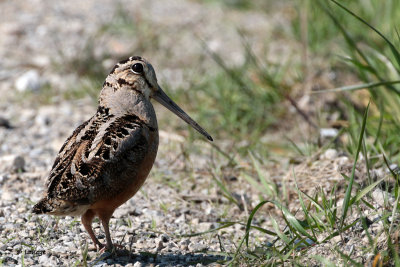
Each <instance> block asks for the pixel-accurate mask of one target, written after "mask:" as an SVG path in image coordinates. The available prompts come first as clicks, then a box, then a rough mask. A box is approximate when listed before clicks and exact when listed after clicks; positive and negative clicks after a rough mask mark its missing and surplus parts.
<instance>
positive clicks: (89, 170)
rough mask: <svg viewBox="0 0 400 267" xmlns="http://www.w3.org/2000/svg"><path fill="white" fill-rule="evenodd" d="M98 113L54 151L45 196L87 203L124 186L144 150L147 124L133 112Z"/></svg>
mask: <svg viewBox="0 0 400 267" xmlns="http://www.w3.org/2000/svg"><path fill="white" fill-rule="evenodd" d="M104 120H105V119H103V121H99V118H98V117H96V116H95V117H93V118H92V119H91V120H89V121H87V122H85V123H83V124H82V125H81V126H79V127H78V128H77V129H76V130H75V131H74V133H73V134H72V136H71V137H70V138H68V140H67V141H66V142H65V144H64V145H63V147H62V148H61V150H60V153H59V154H58V156H57V158H56V160H55V163H54V165H53V169H52V171H51V172H50V176H49V179H48V183H47V186H48V190H47V193H48V197H50V198H57V199H60V200H66V201H72V202H76V203H80V204H90V203H93V202H95V201H96V200H97V199H99V198H101V197H105V196H107V195H109V194H111V193H113V191H118V190H120V189H122V188H123V187H124V182H125V181H123V180H119V179H123V177H120V174H122V173H124V172H126V171H127V169H128V170H129V171H130V176H129V177H134V176H135V172H136V171H137V169H138V167H139V165H140V164H141V162H142V161H143V159H144V157H145V155H146V153H147V151H148V136H149V128H148V127H147V126H146V125H145V124H144V123H143V122H142V121H141V120H140V119H139V118H138V117H136V116H134V115H126V116H123V117H118V118H114V117H113V118H108V119H107V120H106V122H104Z"/></svg>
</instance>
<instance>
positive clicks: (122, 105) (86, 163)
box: [33, 56, 212, 249]
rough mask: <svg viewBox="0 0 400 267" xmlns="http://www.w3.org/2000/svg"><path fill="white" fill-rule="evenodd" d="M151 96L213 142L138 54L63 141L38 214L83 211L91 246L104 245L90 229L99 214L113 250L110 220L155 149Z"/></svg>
mask: <svg viewBox="0 0 400 267" xmlns="http://www.w3.org/2000/svg"><path fill="white" fill-rule="evenodd" d="M151 98H153V99H155V100H156V101H158V102H159V103H160V104H162V105H163V106H165V107H166V108H167V109H169V110H170V111H172V112H173V113H175V114H176V115H177V116H178V117H180V118H181V119H183V120H184V121H185V122H187V123H188V124H189V125H191V126H192V127H193V128H194V129H196V130H197V131H198V132H200V133H201V134H202V135H204V136H205V137H206V138H207V139H208V140H210V141H212V138H211V136H210V135H209V134H208V133H207V132H206V131H205V130H204V129H203V128H202V127H200V125H198V124H197V123H196V122H195V121H194V120H193V119H191V118H190V117H189V116H188V115H187V114H186V113H185V112H184V111H183V110H182V109H181V108H179V106H178V105H177V104H175V102H174V101H172V100H171V99H170V98H169V97H168V96H167V95H166V94H165V93H164V91H163V90H162V89H161V87H160V86H159V85H158V83H157V78H156V74H155V72H154V69H153V66H152V65H151V64H150V63H149V62H148V61H147V60H145V59H144V58H142V57H138V56H135V57H130V58H128V59H126V60H123V61H120V62H119V63H118V64H117V65H115V67H114V68H113V69H112V71H111V73H110V74H109V75H108V76H107V78H106V81H105V82H104V84H103V89H102V90H101V93H100V97H99V106H98V109H97V112H96V114H95V115H94V116H93V117H92V118H90V119H89V120H87V121H86V122H84V123H83V124H82V125H80V126H79V127H78V128H77V129H76V130H75V131H74V132H73V133H72V135H71V136H70V137H69V138H68V139H67V140H66V141H65V143H64V145H63V146H62V147H61V150H60V152H59V153H58V155H57V157H56V160H55V162H54V165H53V167H52V170H51V171H50V175H49V177H48V179H47V182H46V186H47V191H46V195H45V196H44V197H43V198H42V199H41V200H40V201H39V202H38V203H37V204H36V205H35V206H34V207H33V212H34V213H37V214H42V213H46V214H52V215H61V216H65V215H71V216H82V224H83V225H84V227H85V229H86V231H87V232H88V233H89V235H90V238H91V239H92V241H93V243H94V244H95V247H97V246H99V247H104V245H102V244H101V243H100V242H99V240H98V239H97V238H96V236H95V234H94V232H93V229H92V226H91V224H92V220H93V218H94V217H96V216H97V217H99V219H100V220H101V223H102V225H103V227H104V232H105V235H106V242H107V244H106V248H107V249H112V248H113V244H112V242H111V236H110V229H109V221H110V218H111V216H112V214H113V212H114V210H115V209H116V208H118V207H119V206H120V205H122V204H123V203H125V202H126V201H127V200H128V199H130V198H131V197H132V196H133V195H135V193H136V192H137V191H138V190H139V188H140V187H141V186H142V184H143V183H144V181H145V180H146V178H147V176H148V174H149V172H150V169H151V168H152V166H153V163H154V160H155V158H156V154H157V149H158V125H157V118H156V113H155V111H154V108H153V105H152V104H151V102H150V99H151Z"/></svg>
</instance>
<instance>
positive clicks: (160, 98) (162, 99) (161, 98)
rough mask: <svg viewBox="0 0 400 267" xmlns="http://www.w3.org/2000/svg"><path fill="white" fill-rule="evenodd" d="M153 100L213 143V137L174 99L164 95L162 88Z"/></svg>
mask: <svg viewBox="0 0 400 267" xmlns="http://www.w3.org/2000/svg"><path fill="white" fill-rule="evenodd" d="M153 98H154V99H155V100H156V101H157V102H158V103H160V104H161V105H163V106H164V107H166V108H167V109H169V110H170V111H172V112H173V113H174V114H175V115H177V116H178V117H179V118H181V119H182V120H184V121H185V122H186V123H187V124H189V125H190V126H192V127H193V128H194V129H196V130H197V131H198V132H199V133H201V134H202V135H204V136H205V137H206V138H207V139H208V140H210V141H213V139H212V137H211V135H209V134H208V133H207V132H206V131H205V130H204V129H203V128H202V127H201V126H200V125H199V124H198V123H197V122H195V121H194V120H193V119H192V118H191V117H190V116H189V115H188V114H186V112H185V111H183V110H182V109H181V108H180V107H179V106H178V105H177V104H176V103H175V102H174V101H172V99H171V98H169V96H167V94H166V93H164V91H163V90H162V89H161V88H160V87H158V90H157V91H156V93H155V94H154V95H153Z"/></svg>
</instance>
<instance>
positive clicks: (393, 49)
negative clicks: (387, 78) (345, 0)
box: [331, 0, 400, 71]
mask: <svg viewBox="0 0 400 267" xmlns="http://www.w3.org/2000/svg"><path fill="white" fill-rule="evenodd" d="M331 1H332V2H333V3H335V4H336V5H338V6H339V7H340V8H342V9H343V10H345V11H346V12H347V13H349V14H350V15H352V16H353V17H355V18H356V19H357V20H359V21H360V22H362V23H363V24H364V25H366V26H368V27H369V28H370V29H371V30H373V31H374V32H376V33H377V34H378V35H379V36H380V37H381V38H382V39H383V40H385V42H386V43H387V44H388V45H389V47H390V50H391V51H392V53H393V55H394V57H395V58H396V61H397V64H398V66H400V53H399V52H398V51H397V49H396V47H395V46H394V45H393V43H392V42H391V41H389V39H387V38H386V37H385V36H384V35H383V34H382V33H381V32H380V31H378V30H377V29H376V28H374V27H373V26H372V25H370V24H369V23H368V22H366V21H365V20H364V19H363V18H361V17H359V16H358V15H356V14H355V13H353V12H352V11H351V10H349V9H347V8H346V7H345V6H343V5H342V4H340V3H339V2H337V1H336V0H331ZM397 71H398V70H397Z"/></svg>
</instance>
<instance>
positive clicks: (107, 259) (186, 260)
mask: <svg viewBox="0 0 400 267" xmlns="http://www.w3.org/2000/svg"><path fill="white" fill-rule="evenodd" d="M229 260H231V257H230V256H228V255H218V254H212V253H208V254H207V253H206V252H198V253H185V254H183V253H181V252H174V253H173V252H166V253H162V252H158V253H151V252H148V251H139V252H130V251H128V250H118V251H117V252H115V253H110V252H104V253H102V254H101V255H99V256H98V257H97V258H95V259H93V260H92V261H90V262H89V264H88V266H97V265H103V264H104V263H107V264H109V265H114V264H120V265H122V266H125V265H127V264H130V263H136V262H139V263H141V264H142V266H147V265H150V264H155V265H157V264H164V265H167V266H176V265H180V266H193V265H194V266H195V265H197V264H198V263H201V264H203V265H208V264H211V263H217V262H218V263H224V262H226V261H229Z"/></svg>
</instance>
